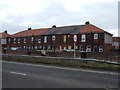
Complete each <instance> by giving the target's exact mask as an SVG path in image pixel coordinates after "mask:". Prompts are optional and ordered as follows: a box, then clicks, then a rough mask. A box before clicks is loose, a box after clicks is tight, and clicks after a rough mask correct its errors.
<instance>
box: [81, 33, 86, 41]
mask: <svg viewBox="0 0 120 90" xmlns="http://www.w3.org/2000/svg"><path fill="white" fill-rule="evenodd" d="M81 42H86V34H82V35H81Z"/></svg>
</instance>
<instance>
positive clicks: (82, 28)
mask: <svg viewBox="0 0 120 90" xmlns="http://www.w3.org/2000/svg"><path fill="white" fill-rule="evenodd" d="M94 32H97V33H107V34H110V35H112V34H111V33H109V32H107V31H104V30H102V29H101V28H98V27H96V26H94V25H92V24H87V25H74V26H63V27H54V28H51V29H50V30H49V31H48V32H46V33H45V34H44V35H49V34H79V33H94Z"/></svg>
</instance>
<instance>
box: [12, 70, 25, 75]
mask: <svg viewBox="0 0 120 90" xmlns="http://www.w3.org/2000/svg"><path fill="white" fill-rule="evenodd" d="M10 73H12V74H18V75H23V76H25V75H27V74H25V73H19V72H12V71H10Z"/></svg>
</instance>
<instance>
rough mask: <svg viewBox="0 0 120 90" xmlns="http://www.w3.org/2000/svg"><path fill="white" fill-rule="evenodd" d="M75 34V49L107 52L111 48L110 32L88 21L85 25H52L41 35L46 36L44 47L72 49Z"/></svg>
mask: <svg viewBox="0 0 120 90" xmlns="http://www.w3.org/2000/svg"><path fill="white" fill-rule="evenodd" d="M74 34H76V35H77V42H76V50H80V51H86V52H103V51H105V52H109V51H110V50H111V48H112V34H110V33H109V32H106V31H104V30H102V29H100V28H98V27H96V26H94V25H92V24H90V23H89V22H86V23H85V25H74V26H63V27H56V26H53V27H52V28H51V29H50V30H49V31H48V32H46V33H44V34H43V36H44V37H45V38H47V39H48V40H47V43H43V45H44V47H45V48H47V47H50V46H51V49H52V50H67V51H71V50H73V49H74V41H73V36H74Z"/></svg>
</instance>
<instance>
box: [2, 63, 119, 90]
mask: <svg viewBox="0 0 120 90" xmlns="http://www.w3.org/2000/svg"><path fill="white" fill-rule="evenodd" d="M2 86H3V88H118V74H117V73H113V72H103V71H93V70H85V69H75V68H64V67H56V66H47V65H37V64H27V63H18V62H8V61H3V62H2Z"/></svg>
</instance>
